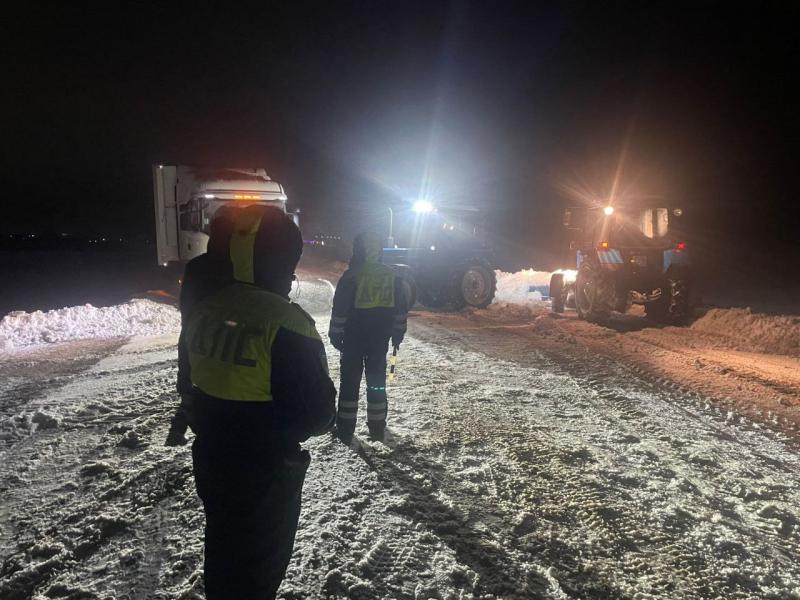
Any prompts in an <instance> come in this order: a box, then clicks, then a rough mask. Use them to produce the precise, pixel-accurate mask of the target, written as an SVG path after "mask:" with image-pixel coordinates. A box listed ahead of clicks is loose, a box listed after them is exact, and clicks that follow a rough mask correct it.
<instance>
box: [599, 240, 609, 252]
mask: <svg viewBox="0 0 800 600" xmlns="http://www.w3.org/2000/svg"><path fill="white" fill-rule="evenodd" d="M600 250H608V242H600Z"/></svg>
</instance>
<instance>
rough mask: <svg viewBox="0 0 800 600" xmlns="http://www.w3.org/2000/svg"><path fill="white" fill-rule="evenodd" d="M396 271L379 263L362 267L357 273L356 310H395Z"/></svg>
mask: <svg viewBox="0 0 800 600" xmlns="http://www.w3.org/2000/svg"><path fill="white" fill-rule="evenodd" d="M394 277H395V275H394V271H392V269H391V268H389V267H387V266H386V265H383V264H381V263H378V262H367V263H364V264H363V265H361V266H360V267H359V269H358V272H357V273H356V299H355V304H354V306H355V308H394Z"/></svg>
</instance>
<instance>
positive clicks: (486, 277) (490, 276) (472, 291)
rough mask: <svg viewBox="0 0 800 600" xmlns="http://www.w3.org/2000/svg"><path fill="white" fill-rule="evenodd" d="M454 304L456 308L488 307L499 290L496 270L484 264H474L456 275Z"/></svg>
mask: <svg viewBox="0 0 800 600" xmlns="http://www.w3.org/2000/svg"><path fill="white" fill-rule="evenodd" d="M454 283H455V285H454V286H453V287H454V288H455V289H454V290H453V304H454V306H455V308H456V309H459V308H464V307H465V306H472V307H475V308H486V307H487V306H489V305H490V304H491V303H492V300H493V299H494V294H495V291H497V279H496V278H495V275H494V271H493V270H492V269H491V268H490V267H488V266H486V265H483V264H479V263H478V264H472V265H470V266H469V267H467V269H466V271H462V272H461V273H460V276H458V275H457V276H456V277H455V282H454Z"/></svg>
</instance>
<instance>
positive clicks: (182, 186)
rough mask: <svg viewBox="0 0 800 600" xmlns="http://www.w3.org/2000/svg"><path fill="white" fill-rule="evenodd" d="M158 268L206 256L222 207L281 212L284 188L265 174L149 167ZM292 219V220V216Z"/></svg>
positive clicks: (192, 168) (284, 203) (283, 204)
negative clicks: (270, 208) (260, 207)
mask: <svg viewBox="0 0 800 600" xmlns="http://www.w3.org/2000/svg"><path fill="white" fill-rule="evenodd" d="M153 195H154V198H155V209H156V247H157V251H158V263H159V264H160V265H162V266H167V265H168V264H169V263H171V262H186V261H188V260H191V259H192V258H194V257H195V256H199V255H200V254H203V253H204V252H205V251H206V246H207V245H208V230H209V224H210V223H211V221H212V220H213V218H214V213H215V212H216V211H217V210H218V209H219V208H220V207H222V206H229V205H235V206H242V207H244V206H249V205H251V204H263V205H266V206H275V207H277V208H280V209H281V210H282V211H284V212H286V194H285V192H284V190H283V186H282V185H281V184H280V183H278V182H277V181H273V180H272V179H270V178H269V176H268V175H267V173H266V171H265V170H264V169H236V168H207V167H187V166H169V165H153ZM292 217H293V218H294V219H295V222H296V221H297V213H294V214H293V215H292Z"/></svg>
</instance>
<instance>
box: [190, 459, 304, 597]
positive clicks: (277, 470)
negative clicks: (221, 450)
mask: <svg viewBox="0 0 800 600" xmlns="http://www.w3.org/2000/svg"><path fill="white" fill-rule="evenodd" d="M195 446H196V445H195ZM193 454H194V459H195V478H196V480H197V491H198V494H199V496H200V498H201V500H202V501H203V507H204V508H205V513H206V532H205V566H204V570H205V573H204V581H205V591H206V598H207V599H208V600H222V599H225V600H245V599H246V600H256V599H257V600H272V599H274V598H275V595H276V593H277V591H278V587H280V584H281V581H283V577H284V575H285V573H286V568H287V567H288V565H289V560H290V559H291V556H292V548H293V547H294V537H295V533H296V532H297V523H298V520H299V517H300V498H301V494H302V490H303V481H304V480H305V475H306V470H307V469H308V463H309V455H308V452H306V451H301V452H300V453H299V455H298V456H297V457H296V458H293V459H291V460H286V461H284V462H283V463H282V464H280V465H276V466H274V467H270V468H269V469H268V470H267V471H265V472H261V473H258V474H255V475H254V474H253V473H247V478H246V479H244V478H241V477H240V475H241V474H242V473H239V474H237V473H236V472H235V469H233V470H232V469H231V465H225V461H220V462H219V463H217V464H215V463H214V462H213V461H208V460H207V459H208V457H207V456H203V455H204V454H205V453H203V452H202V451H200V452H198V451H197V450H196V448H193ZM251 458H254V457H251ZM203 460H205V461H206V462H204V463H203V464H198V463H199V462H200V461H203ZM255 460H257V459H255ZM224 471H226V472H224ZM248 480H249V481H248Z"/></svg>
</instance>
